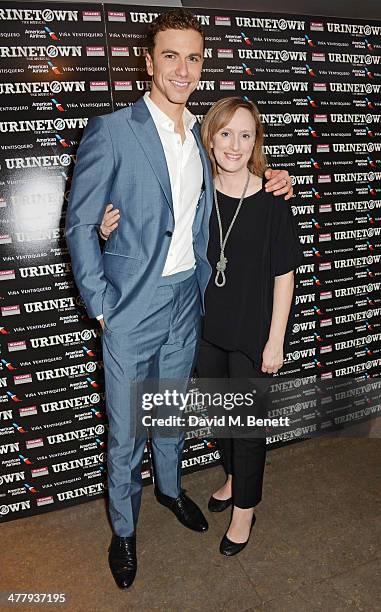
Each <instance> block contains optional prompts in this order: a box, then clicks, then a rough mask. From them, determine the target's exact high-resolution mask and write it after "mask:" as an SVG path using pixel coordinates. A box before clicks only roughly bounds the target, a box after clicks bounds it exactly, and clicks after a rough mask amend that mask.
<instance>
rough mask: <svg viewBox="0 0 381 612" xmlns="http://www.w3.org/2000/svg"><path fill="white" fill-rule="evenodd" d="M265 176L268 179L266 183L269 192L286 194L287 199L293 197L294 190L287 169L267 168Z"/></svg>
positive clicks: (278, 194)
mask: <svg viewBox="0 0 381 612" xmlns="http://www.w3.org/2000/svg"><path fill="white" fill-rule="evenodd" d="M265 177H266V178H267V180H268V182H267V183H266V185H265V189H266V191H267V192H272V193H273V194H274V195H275V196H280V195H284V199H285V200H289V199H290V198H292V196H293V193H294V190H293V187H292V183H291V177H290V175H289V173H288V171H287V170H273V169H272V168H267V170H266V172H265Z"/></svg>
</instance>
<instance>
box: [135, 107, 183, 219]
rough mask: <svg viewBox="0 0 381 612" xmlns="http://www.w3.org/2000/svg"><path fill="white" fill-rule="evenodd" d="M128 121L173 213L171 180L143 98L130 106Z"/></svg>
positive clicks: (155, 130)
mask: <svg viewBox="0 0 381 612" xmlns="http://www.w3.org/2000/svg"><path fill="white" fill-rule="evenodd" d="M128 122H129V124H130V126H131V128H132V130H133V132H134V134H135V136H136V138H137V140H138V142H139V144H140V146H141V147H142V149H143V151H144V153H145V155H146V157H147V159H148V161H149V163H150V165H151V167H152V170H153V171H154V173H155V174H156V177H157V179H158V181H159V183H160V185H161V187H162V189H163V192H164V195H165V197H166V199H167V201H168V204H169V206H170V208H171V210H172V213H173V201H172V191H171V182H170V178H169V173H168V168H167V162H166V159H165V153H164V149H163V145H162V144H161V140H160V137H159V134H158V132H157V129H156V126H155V123H154V121H153V119H152V117H151V114H150V112H149V110H148V108H147V105H146V103H145V102H144V100H143V98H140V99H139V100H138V101H137V102H136V103H135V104H134V105H133V106H132V110H131V118H130V119H128Z"/></svg>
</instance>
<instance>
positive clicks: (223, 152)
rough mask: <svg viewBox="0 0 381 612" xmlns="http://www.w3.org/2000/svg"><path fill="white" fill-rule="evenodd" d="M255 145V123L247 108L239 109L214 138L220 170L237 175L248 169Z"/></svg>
mask: <svg viewBox="0 0 381 612" xmlns="http://www.w3.org/2000/svg"><path fill="white" fill-rule="evenodd" d="M254 144H255V121H254V119H253V117H252V116H251V113H250V111H248V110H247V108H238V109H237V110H236V112H235V113H234V115H233V117H232V118H231V120H230V121H229V123H228V124H227V125H225V126H224V127H223V128H221V129H220V130H218V132H217V133H216V134H215V135H214V136H213V138H212V143H211V145H212V150H213V153H214V157H215V160H216V164H217V166H218V169H219V170H222V171H224V172H231V173H237V172H240V171H241V170H242V169H243V168H247V163H248V161H249V159H250V156H251V154H252V152H253V147H254Z"/></svg>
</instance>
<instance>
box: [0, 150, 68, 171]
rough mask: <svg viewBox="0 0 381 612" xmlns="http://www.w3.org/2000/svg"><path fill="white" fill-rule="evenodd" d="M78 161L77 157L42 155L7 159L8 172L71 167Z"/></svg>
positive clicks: (65, 154) (64, 154)
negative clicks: (73, 162)
mask: <svg viewBox="0 0 381 612" xmlns="http://www.w3.org/2000/svg"><path fill="white" fill-rule="evenodd" d="M75 160H76V155H68V154H67V153H63V154H62V155H42V156H41V157H12V158H8V159H5V165H6V167H7V168H8V170H17V169H24V168H53V167H57V166H70V164H71V163H72V161H75Z"/></svg>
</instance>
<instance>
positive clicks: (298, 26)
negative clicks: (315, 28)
mask: <svg viewBox="0 0 381 612" xmlns="http://www.w3.org/2000/svg"><path fill="white" fill-rule="evenodd" d="M235 21H236V24H237V26H238V27H239V28H260V29H261V30H304V27H305V21H298V20H293V19H266V18H262V19H261V18H258V17H236V18H235Z"/></svg>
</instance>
